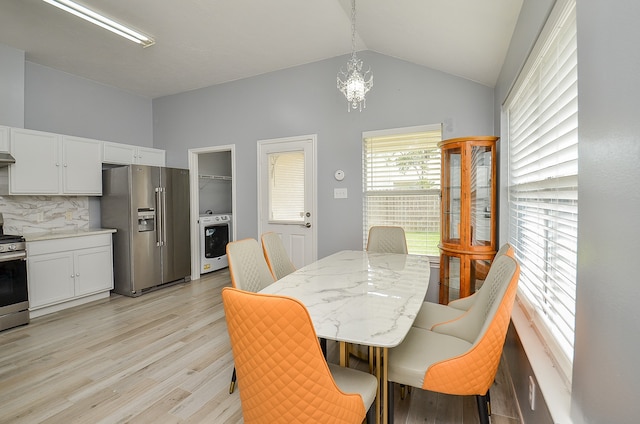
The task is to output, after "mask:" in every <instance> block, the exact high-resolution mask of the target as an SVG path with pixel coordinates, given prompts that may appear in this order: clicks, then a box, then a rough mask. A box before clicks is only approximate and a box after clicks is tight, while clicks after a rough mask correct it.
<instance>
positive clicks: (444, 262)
mask: <svg viewBox="0 0 640 424" xmlns="http://www.w3.org/2000/svg"><path fill="white" fill-rule="evenodd" d="M497 142H498V137H489V136H480V137H464V138H455V139H451V140H445V141H442V142H441V143H440V144H439V146H440V148H441V149H442V177H441V187H442V203H441V208H442V210H441V212H442V213H441V225H440V231H441V240H440V245H439V248H440V299H439V300H440V303H444V304H447V303H449V302H450V301H451V300H454V299H457V298H460V297H466V296H469V295H471V294H473V293H474V292H475V291H477V290H478V289H479V288H480V287H481V286H482V284H483V282H484V280H485V278H486V275H487V273H488V271H489V267H490V266H491V262H492V260H493V257H494V256H495V254H496V236H495V235H496V217H497V203H496V193H497V191H496V144H497Z"/></svg>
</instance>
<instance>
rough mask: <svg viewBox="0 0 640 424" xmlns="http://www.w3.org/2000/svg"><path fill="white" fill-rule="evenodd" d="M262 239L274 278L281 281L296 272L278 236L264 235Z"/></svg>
mask: <svg viewBox="0 0 640 424" xmlns="http://www.w3.org/2000/svg"><path fill="white" fill-rule="evenodd" d="M261 239H262V251H263V252H264V258H265V259H266V260H267V265H268V266H269V270H270V271H271V274H272V275H273V278H275V279H276V280H279V279H281V278H282V277H284V276H286V275H289V274H291V273H292V272H293V271H295V270H296V267H295V266H294V265H293V263H292V262H291V259H289V255H288V254H287V251H286V250H285V248H284V245H283V244H282V240H281V239H280V236H279V235H278V234H276V233H273V232H268V233H264V234H263V235H262V237H261Z"/></svg>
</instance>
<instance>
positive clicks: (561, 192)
mask: <svg viewBox="0 0 640 424" xmlns="http://www.w3.org/2000/svg"><path fill="white" fill-rule="evenodd" d="M558 3H559V4H558V5H557V6H556V9H555V10H554V12H553V13H552V15H551V17H550V19H549V21H548V22H547V26H546V27H545V30H546V31H545V30H543V34H545V36H544V37H541V39H540V40H539V42H538V44H537V45H536V47H535V48H534V52H533V53H532V56H531V57H530V58H529V60H528V61H527V64H526V65H525V68H524V71H523V73H522V74H521V76H520V77H519V79H518V80H517V82H516V85H515V86H514V90H513V91H512V93H511V95H510V97H509V99H507V102H506V103H505V110H506V112H507V119H508V138H509V139H508V149H509V154H508V158H509V165H508V168H509V175H508V185H509V204H508V208H509V242H510V243H511V244H512V245H513V246H514V248H515V251H516V257H517V258H518V260H519V261H520V263H521V274H520V285H519V291H520V296H519V298H520V299H521V300H522V303H523V304H524V306H525V308H526V309H527V312H528V313H529V316H530V319H531V321H532V323H533V325H534V327H535V328H536V330H537V331H538V333H539V334H540V335H541V336H542V338H543V339H544V340H545V342H546V343H547V346H548V348H549V351H550V353H551V356H552V357H553V359H554V360H555V362H556V363H557V364H558V365H559V366H560V369H561V370H562V371H563V373H564V376H565V378H566V379H567V381H570V380H571V368H572V361H573V346H574V327H575V293H576V265H577V264H576V262H577V232H578V72H577V66H578V60H577V42H576V15H575V0H570V1H561V2H558Z"/></svg>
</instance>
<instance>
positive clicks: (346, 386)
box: [222, 287, 377, 424]
mask: <svg viewBox="0 0 640 424" xmlns="http://www.w3.org/2000/svg"><path fill="white" fill-rule="evenodd" d="M222 301H223V304H224V311H225V316H226V319H227V328H228V331H229V336H230V339H231V348H232V350H233V358H234V361H235V364H236V368H237V373H238V383H239V386H238V387H239V390H240V401H241V402H242V415H243V417H244V422H245V423H247V424H252V423H265V424H278V423H283V424H285V423H286V424H289V423H354V424H356V423H358V424H359V423H361V422H362V420H363V419H364V418H365V414H366V412H367V411H368V410H370V409H373V408H370V406H371V404H372V403H373V401H374V399H375V395H376V388H377V381H376V378H375V377H374V376H372V375H371V374H367V373H363V372H360V371H357V370H353V369H350V368H342V367H339V366H337V365H330V364H327V362H326V361H325V359H324V357H323V356H322V352H321V350H320V344H319V343H318V339H317V338H316V333H315V330H314V328H313V324H312V322H311V318H310V317H309V313H308V312H307V310H306V308H305V307H304V305H303V304H302V303H300V302H299V301H297V300H295V299H292V298H289V297H284V296H275V295H266V294H259V293H250V292H244V291H241V290H237V289H232V288H229V287H227V288H224V289H223V290H222Z"/></svg>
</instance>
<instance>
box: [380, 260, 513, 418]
mask: <svg viewBox="0 0 640 424" xmlns="http://www.w3.org/2000/svg"><path fill="white" fill-rule="evenodd" d="M519 275H520V267H519V265H518V263H517V261H516V260H515V259H514V258H511V257H509V256H506V255H503V256H501V257H499V258H498V259H496V260H495V261H494V262H493V264H492V265H491V268H490V269H489V273H488V275H487V278H486V280H485V282H484V285H483V289H482V290H480V291H478V295H477V299H476V301H475V302H474V304H473V306H471V307H470V308H469V310H468V311H467V312H466V313H464V315H462V316H461V317H460V318H459V319H457V320H454V321H451V322H445V323H442V324H436V325H434V326H433V327H432V329H431V330H426V329H424V328H418V327H411V329H410V330H409V333H408V334H407V336H406V337H405V339H404V340H403V341H402V343H400V345H398V346H397V347H395V348H392V349H390V350H389V357H388V376H389V386H390V387H389V389H390V390H389V393H390V396H389V411H390V412H389V417H390V421H389V422H390V423H393V418H392V417H393V384H394V383H399V384H402V385H407V386H412V387H418V388H421V389H424V390H431V391H435V392H440V393H446V394H450V395H475V396H476V400H477V405H478V413H479V416H480V422H481V423H482V424H485V423H489V413H490V412H489V411H490V406H489V402H488V396H489V388H490V387H491V385H492V384H493V381H494V379H495V375H496V372H497V370H498V364H499V363H500V357H501V356H502V349H503V347H504V341H505V338H506V334H507V329H508V326H509V321H510V318H511V311H512V308H513V303H514V300H515V296H516V291H517V285H518V278H519Z"/></svg>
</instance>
